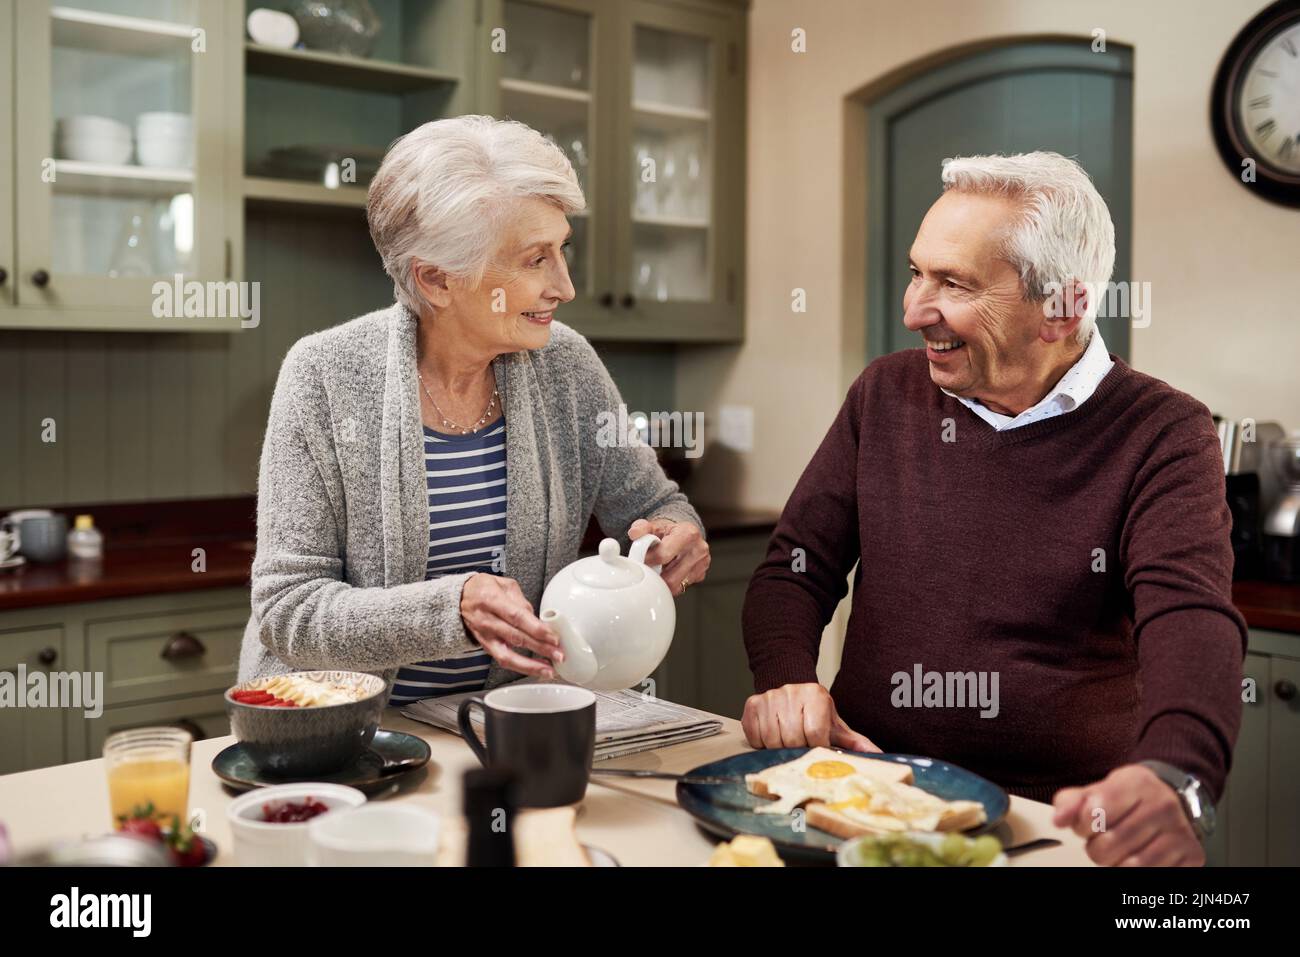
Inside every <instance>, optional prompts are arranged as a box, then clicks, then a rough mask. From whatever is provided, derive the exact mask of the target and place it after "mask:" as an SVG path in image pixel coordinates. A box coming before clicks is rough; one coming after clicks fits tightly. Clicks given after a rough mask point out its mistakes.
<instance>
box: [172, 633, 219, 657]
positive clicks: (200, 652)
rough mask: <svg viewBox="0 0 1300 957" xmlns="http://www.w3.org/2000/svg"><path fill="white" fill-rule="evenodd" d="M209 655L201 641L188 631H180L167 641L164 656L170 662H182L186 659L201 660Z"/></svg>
mask: <svg viewBox="0 0 1300 957" xmlns="http://www.w3.org/2000/svg"><path fill="white" fill-rule="evenodd" d="M207 653H208V649H206V648H204V647H203V642H201V641H199V640H198V639H197V638H195V637H194V636H193V635H191V634H190V633H189V632H188V631H178V632H176V634H174V635H172V636H171V637H170V638H168V639H167V644H165V645H163V650H162V656H163V657H164V658H166V659H167V660H168V661H182V660H184V659H186V658H201V657H203V656H204V655H206V654H207Z"/></svg>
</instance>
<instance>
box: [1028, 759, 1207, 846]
mask: <svg viewBox="0 0 1300 957" xmlns="http://www.w3.org/2000/svg"><path fill="white" fill-rule="evenodd" d="M1052 806H1053V807H1055V809H1056V813H1055V814H1054V815H1053V816H1052V823H1053V824H1055V825H1056V826H1057V827H1068V828H1070V829H1071V830H1072V831H1074V833H1075V834H1078V835H1079V836H1080V837H1082V838H1086V839H1087V841H1088V845H1087V850H1088V856H1089V857H1090V858H1092V859H1093V860H1094V861H1095V862H1096V863H1098V864H1102V865H1108V866H1115V865H1117V866H1121V867H1178V866H1185V867H1200V866H1201V865H1203V864H1204V863H1205V849H1204V848H1203V847H1201V842H1200V841H1199V840H1197V837H1196V832H1195V831H1193V830H1192V824H1191V822H1190V821H1189V820H1187V814H1186V813H1185V812H1184V811H1183V802H1182V801H1181V800H1179V798H1178V795H1177V794H1176V793H1175V792H1174V789H1173V788H1171V787H1170V786H1169V785H1168V784H1166V783H1165V782H1164V781H1162V780H1160V778H1158V777H1156V773H1155V772H1154V771H1152V770H1151V769H1150V768H1148V767H1144V766H1142V765H1140V764H1126V765H1123V766H1122V767H1118V768H1116V769H1115V770H1114V771H1112V772H1110V774H1108V775H1106V777H1105V778H1104V779H1103V780H1101V781H1097V782H1095V783H1093V784H1089V785H1087V786H1086V787H1081V788H1062V789H1061V790H1059V791H1057V792H1056V797H1055V798H1054V799H1053V801H1052ZM1099 808H1100V809H1101V811H1102V813H1100V814H1099V813H1097V809H1099ZM1094 821H1095V822H1096V824H1094Z"/></svg>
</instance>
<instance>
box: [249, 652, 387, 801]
mask: <svg viewBox="0 0 1300 957" xmlns="http://www.w3.org/2000/svg"><path fill="white" fill-rule="evenodd" d="M284 679H289V682H290V683H293V684H294V685H295V689H296V688H301V689H303V690H302V692H301V693H299V692H298V691H296V690H295V691H294V692H292V693H293V694H295V695H296V696H297V697H299V698H301V699H302V700H304V701H310V700H312V698H313V696H315V697H316V698H318V699H320V698H324V699H326V700H328V701H329V703H308V704H304V705H300V706H286V705H282V704H272V703H257V693H258V692H259V691H260V692H262V693H263V694H267V695H271V692H269V691H267V690H266V689H267V688H268V686H270V687H272V688H281V689H283V687H284V685H285V683H286V682H285V681H284ZM317 689H323V690H322V691H321V693H320V694H317ZM384 690H385V685H384V680H383V679H382V678H379V677H377V676H375V675H370V674H366V673H365V672H361V671H299V672H294V673H293V674H291V675H277V676H273V677H271V678H254V679H250V680H249V681H244V682H241V683H240V684H237V685H235V686H234V687H233V688H230V689H228V690H227V691H226V695H225V699H226V711H227V712H228V713H229V715H230V729H231V732H232V733H233V734H234V735H235V737H236V738H238V739H239V743H240V744H241V745H242V746H243V748H244V750H245V751H246V752H247V753H248V757H249V759H250V760H252V762H253V763H254V764H256V765H257V766H258V768H260V769H261V770H262V771H264V772H266V773H268V774H274V775H277V776H280V777H284V778H302V777H306V776H309V775H315V774H329V773H331V772H334V771H339V770H341V769H343V768H345V767H347V766H348V765H349V764H351V763H352V762H353V761H355V760H357V758H359V757H360V756H361V753H362V752H363V751H364V750H365V749H366V748H367V747H369V745H370V742H371V741H372V740H373V739H374V737H375V731H376V730H377V729H378V727H379V715H380V712H381V711H382V710H383V706H384ZM237 696H238V697H237ZM239 697H244V698H249V699H251V700H243V701H241V700H239ZM272 697H274V695H272ZM277 700H280V701H283V700H285V699H283V698H279V699H277Z"/></svg>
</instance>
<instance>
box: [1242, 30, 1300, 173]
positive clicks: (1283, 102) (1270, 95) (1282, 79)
mask: <svg viewBox="0 0 1300 957" xmlns="http://www.w3.org/2000/svg"><path fill="white" fill-rule="evenodd" d="M1242 77H1243V79H1242V82H1241V85H1240V87H1239V91H1238V93H1237V102H1236V104H1235V105H1236V111H1237V117H1238V122H1239V123H1240V124H1241V130H1242V133H1243V135H1244V137H1245V140H1246V145H1247V146H1248V147H1249V149H1250V150H1251V152H1252V154H1253V155H1254V156H1256V157H1258V158H1259V160H1260V162H1265V163H1268V164H1269V165H1270V166H1274V167H1277V168H1278V169H1280V170H1282V171H1285V172H1288V173H1294V174H1300V17H1297V18H1296V19H1295V20H1294V21H1292V23H1291V25H1290V26H1288V27H1284V28H1283V29H1281V30H1279V31H1277V32H1276V33H1274V34H1273V35H1272V36H1271V37H1268V38H1266V39H1265V40H1264V43H1263V45H1262V46H1261V47H1260V48H1259V51H1258V52H1257V53H1256V54H1255V55H1254V56H1253V57H1251V59H1250V60H1249V62H1247V63H1245V65H1244V69H1243V71H1242Z"/></svg>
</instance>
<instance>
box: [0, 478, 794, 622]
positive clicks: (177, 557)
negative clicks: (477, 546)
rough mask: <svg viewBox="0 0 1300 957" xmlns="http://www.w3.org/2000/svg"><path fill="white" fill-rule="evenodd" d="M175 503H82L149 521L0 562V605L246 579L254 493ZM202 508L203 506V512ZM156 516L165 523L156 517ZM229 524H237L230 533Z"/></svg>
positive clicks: (759, 517) (734, 519) (733, 524)
mask: <svg viewBox="0 0 1300 957" xmlns="http://www.w3.org/2000/svg"><path fill="white" fill-rule="evenodd" d="M177 504H178V503H161V502H160V503H155V505H156V508H146V507H145V506H128V507H122V506H116V507H106V506H99V507H98V509H99V510H98V511H92V510H93V509H94V508H95V507H93V506H91V507H87V508H86V509H85V510H86V511H92V513H93V514H95V515H96V521H97V522H98V521H99V515H100V514H104V515H106V516H108V517H109V518H110V520H111V521H116V522H119V523H121V522H123V521H125V518H128V517H134V516H136V515H138V514H141V513H145V512H150V514H149V518H148V521H149V522H150V524H149V526H148V527H147V529H146V530H145V531H143V532H136V533H135V534H128V533H127V531H126V526H123V525H119V527H118V528H116V529H112V528H110V529H109V530H107V531H106V532H105V536H106V538H107V540H108V542H109V543H110V547H107V548H105V550H104V557H103V558H102V559H100V560H99V562H98V563H90V564H87V563H83V562H70V561H67V560H64V561H60V562H52V563H49V564H42V563H37V562H31V561H29V562H27V563H26V564H25V565H20V566H19V567H17V568H11V569H6V570H0V612H3V611H11V610H14V609H19V608H36V607H43V606H48V605H62V604H68V603H70V602H80V601H98V600H100V599H103V598H130V597H133V596H136V595H153V594H159V593H162V592H175V591H191V590H194V589H199V588H228V587H236V586H239V585H247V584H248V583H249V575H250V571H251V566H252V563H253V552H254V549H255V547H256V541H255V534H256V533H255V532H254V530H253V527H252V526H251V524H248V523H247V522H246V521H245V520H244V516H246V515H247V514H248V513H249V511H250V510H251V509H252V508H253V502H252V499H249V498H239V499H233V500H225V499H223V500H203V501H198V502H193V503H184V504H186V505H187V506H188V509H187V510H188V511H189V512H191V513H193V514H196V515H197V516H198V517H199V518H200V519H201V522H200V523H197V524H196V526H195V527H194V530H193V531H192V532H191V533H189V534H186V530H185V528H184V521H185V519H184V518H183V517H177V516H175V515H174V514H173V513H174V512H175V510H176V505H177ZM60 511H63V510H62V509H60ZM66 511H67V512H68V514H69V524H71V515H72V513H73V512H77V511H80V510H78V509H68V510H66ZM700 511H701V516H700V517H701V518H702V519H703V520H704V524H705V527H706V528H707V529H708V530H709V537H710V539H714V540H716V539H723V538H728V537H733V536H737V535H745V534H751V533H769V532H771V530H772V529H773V528H774V527H775V526H776V519H777V517H778V516H777V514H776V513H775V512H769V511H762V510H755V509H710V508H704V509H701V510H700ZM154 512H156V514H153V513H154ZM205 512H207V513H209V514H206V515H205V514H204V513H205ZM119 513H121V514H119ZM160 516H162V517H163V518H162V519H160V518H159V517H160ZM168 516H169V517H168ZM160 521H164V522H165V523H166V524H158V523H159V522H160ZM232 526H233V527H234V529H235V530H236V531H235V533H234V536H233V537H232V535H231V532H230V530H231V528H232ZM151 531H156V532H157V534H158V538H157V539H154V540H151V539H150V538H149V537H148V535H149V532H151ZM241 533H242V534H241ZM119 538H121V539H124V540H125V544H122V545H120V546H113V545H112V543H113V542H114V541H117V540H118V539H119ZM600 539H601V533H600V528H599V526H597V525H596V524H595V521H594V520H593V521H592V527H591V528H590V529H589V530H588V532H587V536H586V538H584V540H583V545H584V547H589V550H590V551H591V552H593V553H594V552H595V550H596V546H597V545H599V544H600ZM195 548H203V549H204V550H205V552H206V560H207V571H205V572H203V573H202V574H200V573H197V572H195V571H193V570H192V564H193V561H194V559H193V550H194V549H195Z"/></svg>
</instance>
